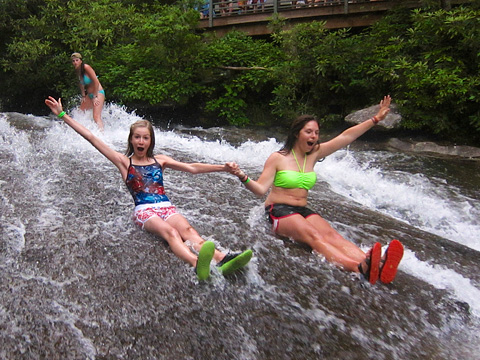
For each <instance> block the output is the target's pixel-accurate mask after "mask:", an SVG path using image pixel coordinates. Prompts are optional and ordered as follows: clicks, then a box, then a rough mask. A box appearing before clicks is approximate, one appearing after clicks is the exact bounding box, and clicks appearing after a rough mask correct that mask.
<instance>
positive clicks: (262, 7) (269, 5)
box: [199, 0, 391, 26]
mask: <svg viewBox="0 0 480 360" xmlns="http://www.w3.org/2000/svg"><path fill="white" fill-rule="evenodd" d="M386 1H391V0H205V4H204V6H203V7H202V8H201V9H200V10H199V12H200V18H201V19H208V20H209V22H210V26H212V23H213V19H215V18H221V17H224V16H244V15H251V14H258V13H278V12H281V11H286V10H293V9H306V8H311V7H324V6H343V7H344V8H345V12H348V5H349V4H353V3H369V2H386Z"/></svg>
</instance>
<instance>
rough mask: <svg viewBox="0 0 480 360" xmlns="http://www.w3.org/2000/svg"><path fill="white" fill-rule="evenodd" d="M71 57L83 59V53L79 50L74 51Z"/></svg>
mask: <svg viewBox="0 0 480 360" xmlns="http://www.w3.org/2000/svg"><path fill="white" fill-rule="evenodd" d="M70 59H80V60H81V59H82V54H80V53H78V52H74V53H73V54H72V55H70Z"/></svg>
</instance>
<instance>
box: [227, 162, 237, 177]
mask: <svg viewBox="0 0 480 360" xmlns="http://www.w3.org/2000/svg"><path fill="white" fill-rule="evenodd" d="M225 171H227V172H229V173H230V174H233V175H235V172H236V171H238V165H237V164H236V163H235V162H227V163H225Z"/></svg>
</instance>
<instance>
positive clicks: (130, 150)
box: [125, 120, 155, 158]
mask: <svg viewBox="0 0 480 360" xmlns="http://www.w3.org/2000/svg"><path fill="white" fill-rule="evenodd" d="M140 127H144V128H147V129H148V131H149V132H150V139H151V141H150V146H149V147H148V149H147V157H149V158H153V148H154V147H155V132H154V131H153V126H152V123H151V122H150V121H148V120H138V121H135V122H134V123H133V124H132V125H131V126H130V134H128V145H127V151H126V152H125V155H127V156H130V155H133V153H134V150H133V145H132V137H133V133H134V131H135V129H137V128H140Z"/></svg>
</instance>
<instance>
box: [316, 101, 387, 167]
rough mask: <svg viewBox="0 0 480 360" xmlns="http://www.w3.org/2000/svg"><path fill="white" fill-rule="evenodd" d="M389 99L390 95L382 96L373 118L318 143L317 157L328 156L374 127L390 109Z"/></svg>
mask: <svg viewBox="0 0 480 360" xmlns="http://www.w3.org/2000/svg"><path fill="white" fill-rule="evenodd" d="M391 101H392V99H391V97H390V95H387V96H384V98H383V99H382V100H381V101H380V109H379V110H378V113H377V115H375V116H374V117H373V118H370V119H368V120H365V121H364V122H362V123H360V124H358V125H355V126H352V127H350V128H348V129H347V130H345V131H344V132H342V133H341V134H340V135H338V136H336V137H334V138H333V139H332V140H329V141H327V142H324V143H322V144H320V148H319V150H318V153H317V158H318V159H320V158H323V157H325V156H328V155H330V154H332V153H334V152H335V151H337V150H339V149H341V148H344V147H345V146H347V145H349V144H351V143H352V142H354V141H355V140H356V139H357V138H359V137H360V136H361V135H363V134H364V133H366V132H367V131H368V130H370V129H371V128H372V127H374V126H375V125H376V124H377V123H378V122H379V121H382V120H383V119H385V117H386V116H387V114H388V113H389V111H390V103H391Z"/></svg>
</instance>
